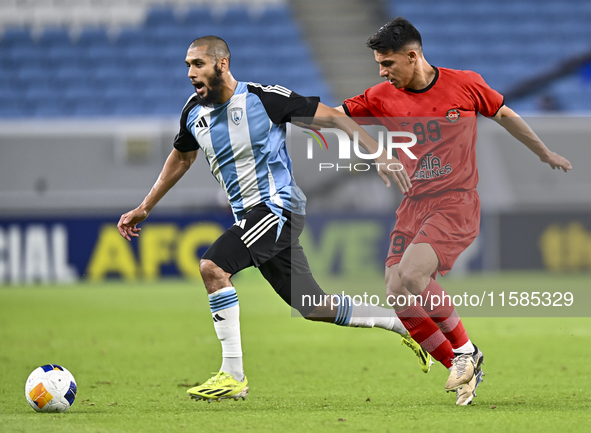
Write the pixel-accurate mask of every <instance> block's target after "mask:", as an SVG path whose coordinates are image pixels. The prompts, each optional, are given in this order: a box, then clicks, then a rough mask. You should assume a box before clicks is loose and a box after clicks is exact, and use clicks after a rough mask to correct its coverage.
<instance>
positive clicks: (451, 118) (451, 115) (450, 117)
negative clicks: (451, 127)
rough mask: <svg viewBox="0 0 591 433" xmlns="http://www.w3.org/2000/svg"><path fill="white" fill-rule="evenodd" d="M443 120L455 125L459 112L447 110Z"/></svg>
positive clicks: (452, 109) (453, 109)
mask: <svg viewBox="0 0 591 433" xmlns="http://www.w3.org/2000/svg"><path fill="white" fill-rule="evenodd" d="M445 118H446V119H447V121H448V122H450V123H456V122H457V121H458V120H460V110H458V109H457V108H451V109H449V110H447V114H446V115H445Z"/></svg>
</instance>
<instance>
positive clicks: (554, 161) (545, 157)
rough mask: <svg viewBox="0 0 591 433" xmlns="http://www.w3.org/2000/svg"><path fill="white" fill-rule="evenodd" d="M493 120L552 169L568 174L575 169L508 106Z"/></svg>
mask: <svg viewBox="0 0 591 433" xmlns="http://www.w3.org/2000/svg"><path fill="white" fill-rule="evenodd" d="M492 119H493V120H494V121H495V122H497V123H498V124H499V125H501V126H502V127H503V128H505V129H506V130H507V131H508V132H509V134H511V135H512V136H513V137H515V138H516V139H518V140H519V141H521V142H522V143H523V144H525V145H526V146H527V147H528V148H529V149H530V150H531V151H532V152H533V153H535V154H536V155H538V157H539V158H540V161H542V162H545V163H547V164H549V165H550V167H552V169H555V168H559V169H560V168H561V169H563V170H564V171H565V172H567V171H569V170H570V169H571V168H573V166H572V165H571V163H570V162H569V160H568V159H566V158H565V157H563V156H560V155H559V154H557V153H556V152H552V151H551V150H550V149H548V148H547V147H546V145H545V144H544V143H543V142H542V140H540V138H539V137H538V136H537V135H536V133H535V132H534V131H533V130H532V129H531V128H530V127H529V125H528V124H527V123H525V121H524V120H523V119H522V118H521V117H520V116H519V115H518V114H517V113H516V112H515V111H513V110H511V109H510V108H509V107H507V106H506V105H503V106H502V107H501V108H500V109H499V111H498V113H497V114H496V115H495V116H494V117H493V118H492Z"/></svg>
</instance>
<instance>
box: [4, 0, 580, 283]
mask: <svg viewBox="0 0 591 433" xmlns="http://www.w3.org/2000/svg"><path fill="white" fill-rule="evenodd" d="M399 15H401V16H405V17H406V18H408V19H409V20H410V21H411V22H413V23H414V24H415V25H416V26H417V28H418V29H419V31H420V32H421V33H422V35H423V43H424V51H425V56H426V58H427V60H429V61H430V62H431V63H432V64H434V65H436V66H442V67H451V68H456V69H470V70H475V71H477V72H479V73H480V74H482V75H483V77H484V78H485V79H486V80H487V82H488V83H489V84H490V85H491V86H492V87H493V88H495V89H497V90H499V91H500V92H501V93H503V94H504V95H505V96H506V102H507V105H509V106H510V107H512V108H514V109H515V110H516V111H518V112H519V113H520V114H522V115H523V116H525V117H528V121H529V122H530V123H531V124H532V126H533V127H534V129H535V130H536V131H537V132H538V134H539V135H540V137H541V138H542V139H543V140H544V141H545V142H546V143H547V144H548V146H549V147H551V148H552V149H553V150H555V151H557V152H559V153H561V154H563V155H565V156H566V157H567V158H569V159H570V160H571V161H572V162H573V164H574V166H575V170H573V171H572V172H571V173H569V174H568V175H565V174H564V173H557V172H553V171H552V170H549V168H548V167H545V166H543V165H542V164H540V163H539V162H538V161H537V159H536V157H535V156H534V155H533V154H531V153H530V152H529V151H528V150H527V149H525V147H524V146H522V145H521V144H520V143H518V142H517V141H515V140H514V139H512V138H511V137H510V136H509V135H508V134H507V133H506V132H505V131H504V130H503V129H502V128H500V127H499V126H497V125H496V124H494V123H493V122H490V121H488V120H486V119H483V120H481V121H480V123H481V125H480V130H479V131H480V133H479V145H478V152H479V154H478V157H479V166H480V179H481V180H480V185H479V191H480V194H481V198H482V204H483V220H482V233H481V236H480V237H479V238H478V240H477V241H476V242H475V243H474V245H473V246H472V247H471V248H470V249H469V250H467V251H466V252H465V253H464V254H463V256H462V257H461V259H460V260H459V261H458V263H457V265H456V269H455V270H454V273H455V274H456V275H461V274H463V273H466V272H468V271H472V272H480V271H497V270H549V271H562V272H579V271H584V272H586V271H589V270H590V269H591V217H590V211H591V188H590V187H591V175H589V171H588V170H587V169H586V167H585V166H584V164H585V163H586V162H585V161H590V160H591V148H590V146H589V136H590V135H589V118H588V117H585V116H588V115H589V114H590V113H591V26H589V22H591V3H590V2H588V1H585V0H569V1H557V0H511V1H508V0H495V1H487V0H486V1H485V0H477V1H468V0H449V1H446V2H437V1H427V0H418V1H412V2H403V1H397V0H373V1H367V0H366V1H363V0H340V1H338V0H325V1H322V2H316V1H312V0H293V1H287V0H250V1H246V0H215V1H214V0H46V1H43V0H0V284H16V283H21V282H25V283H51V282H74V281H78V280H84V279H91V280H96V281H101V280H104V279H108V278H122V279H124V280H138V279H139V280H152V279H158V278H160V277H161V276H175V275H181V276H183V277H187V278H195V279H199V272H198V257H199V256H200V254H202V253H203V251H204V249H205V248H206V247H207V245H209V244H210V243H211V241H213V240H214V239H215V238H216V237H217V236H218V235H219V234H220V233H221V232H222V231H223V230H224V228H225V227H227V226H228V225H230V224H231V223H232V222H233V219H232V216H231V214H230V212H229V209H228V207H227V205H226V204H225V199H224V198H223V197H220V189H219V187H218V186H217V184H216V183H215V181H214V180H213V178H212V176H211V175H210V173H209V169H208V167H207V164H206V163H205V162H204V160H203V158H201V157H200V158H199V159H198V161H197V163H196V164H195V167H194V168H193V170H191V171H190V172H189V173H188V175H187V176H186V177H185V178H184V179H183V180H182V181H181V182H180V183H179V184H178V185H177V186H176V187H175V188H174V189H173V190H172V191H171V192H170V193H169V194H168V196H167V197H166V198H165V199H164V200H163V201H162V203H161V204H160V205H159V206H158V207H157V209H156V210H155V211H154V212H153V214H152V215H151V217H150V219H149V220H148V222H146V223H145V224H144V231H143V232H142V237H141V238H140V239H139V241H137V242H136V241H134V242H133V243H132V244H127V243H126V242H125V241H123V240H122V239H121V238H120V237H119V235H118V234H117V231H116V228H115V224H116V222H117V220H118V218H119V215H120V214H121V213H123V212H126V211H127V210H129V209H131V208H133V207H135V206H136V205H137V204H139V203H140V202H141V200H142V199H143V197H144V196H145V194H146V193H147V192H148V190H149V188H150V187H151V185H152V184H153V182H154V181H155V179H156V177H157V175H158V173H159V171H160V168H161V167H162V164H163V162H164V160H165V158H166V156H167V155H168V153H169V152H170V149H171V143H172V139H173V137H174V135H175V134H176V132H177V130H178V118H179V115H180V111H181V108H182V106H183V104H184V102H185V101H186V99H187V98H188V97H189V96H190V94H191V93H192V91H193V89H192V87H191V85H190V83H189V80H188V79H187V77H186V68H185V65H184V55H185V52H186V48H187V46H188V45H189V44H190V42H191V41H192V40H193V39H195V38H196V37H199V36H202V35H206V34H215V35H218V36H221V37H223V38H224V39H226V41H227V42H228V44H229V46H230V49H231V51H232V64H231V69H232V72H233V74H234V76H235V77H236V78H237V79H238V80H242V81H255V82H260V83H263V84H281V85H284V86H286V87H288V88H291V89H293V90H295V91H297V92H298V93H301V94H305V95H318V96H320V97H321V99H322V101H323V102H325V103H327V104H329V105H338V104H340V103H341V102H342V100H343V99H344V98H346V97H350V96H354V95H356V94H358V93H360V92H362V91H363V90H364V89H366V88H367V87H369V86H371V85H373V84H375V83H377V82H379V81H380V78H379V76H378V70H377V67H376V65H375V62H374V60H373V54H372V52H371V51H370V50H369V49H367V48H365V46H364V42H365V40H366V39H367V38H368V37H369V36H371V35H372V34H373V33H374V32H375V31H376V30H377V28H378V27H379V26H381V25H382V24H384V23H385V22H386V21H387V20H389V19H390V18H393V17H395V16H399ZM294 134H295V133H294ZM302 149H303V147H301V148H298V149H295V148H294V149H292V152H293V156H294V167H295V171H296V179H297V180H298V183H299V184H300V186H301V187H302V189H303V190H304V192H305V193H306V194H307V195H308V197H309V213H310V218H309V233H308V234H306V236H305V237H304V239H303V242H304V243H306V244H307V245H306V247H307V248H308V254H309V256H310V257H311V263H312V267H313V268H314V269H315V270H316V271H317V272H320V273H326V274H334V275H337V274H338V275H341V276H345V277H347V276H349V275H358V274H360V273H367V272H369V273H373V274H375V275H379V274H380V273H381V272H382V268H383V257H384V255H385V252H386V248H387V237H388V233H389V231H390V229H391V227H392V225H393V222H394V221H393V212H394V209H395V207H396V205H397V203H398V202H399V200H400V199H401V197H400V196H399V194H398V193H397V192H396V191H393V190H392V189H391V190H389V191H388V190H385V189H384V188H383V186H382V185H381V181H380V180H379V179H378V178H377V176H375V175H364V174H363V173H359V174H357V175H345V174H343V173H337V172H334V173H322V175H321V176H319V175H318V173H317V172H316V167H312V166H311V165H309V164H305V160H304V158H303V156H302V155H303V154H302ZM343 233H347V236H343ZM361 243H365V245H366V246H365V247H360V244H361Z"/></svg>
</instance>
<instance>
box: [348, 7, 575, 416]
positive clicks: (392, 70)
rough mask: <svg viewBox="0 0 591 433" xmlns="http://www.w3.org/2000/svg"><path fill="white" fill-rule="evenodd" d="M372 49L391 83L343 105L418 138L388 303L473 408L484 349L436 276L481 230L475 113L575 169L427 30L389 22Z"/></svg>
mask: <svg viewBox="0 0 591 433" xmlns="http://www.w3.org/2000/svg"><path fill="white" fill-rule="evenodd" d="M367 46H368V47H369V48H371V49H373V50H374V55H375V59H376V62H377V63H378V65H379V68H380V69H379V70H380V76H382V77H383V78H385V79H386V80H387V81H386V82H384V83H381V84H378V85H376V86H373V87H371V88H369V89H367V90H366V91H365V92H364V93H363V94H362V95H358V96H355V97H353V98H350V99H347V100H346V101H345V102H344V104H343V105H342V106H341V107H340V109H341V110H343V111H344V112H345V113H347V114H348V115H349V116H352V117H355V118H364V117H365V118H378V119H379V121H380V122H381V123H383V124H384V125H386V126H387V127H388V129H390V130H392V129H398V130H405V131H409V132H413V133H414V134H415V135H416V136H417V144H416V145H415V146H413V147H411V148H410V149H409V150H410V151H411V153H412V154H413V155H414V156H416V159H413V158H411V157H410V156H409V155H407V154H406V153H405V152H398V154H399V155H398V156H399V159H400V162H401V163H402V164H403V165H404V167H405V170H406V172H407V173H409V174H410V180H411V186H410V188H409V187H407V186H406V185H405V184H404V183H397V185H398V186H399V187H400V189H401V190H402V192H403V193H404V195H405V197H404V199H403V200H402V203H401V204H400V207H399V208H398V210H397V212H396V225H395V227H394V230H393V231H392V233H391V234H390V248H389V253H388V257H387V259H386V294H387V296H388V299H389V301H392V300H397V301H398V300H400V299H401V297H400V296H399V295H403V296H402V299H408V300H409V302H408V303H406V304H405V305H400V304H398V303H396V302H391V303H393V306H394V309H395V310H396V312H397V314H398V316H399V318H400V319H401V320H402V322H403V324H404V325H405V327H406V328H407V329H408V331H409V332H410V335H411V336H412V337H413V338H414V339H415V340H416V341H417V342H418V343H419V344H420V345H421V346H422V347H423V348H424V349H425V350H426V351H428V352H430V353H431V355H432V356H433V357H434V358H435V359H437V360H438V361H440V362H441V363H442V364H443V365H445V366H446V367H447V368H448V369H449V370H450V375H449V378H448V380H447V383H446V385H445V389H446V391H454V390H455V391H456V404H458V405H468V404H470V403H471V402H472V399H473V397H474V396H475V395H476V393H475V390H476V388H477V387H478V385H479V384H480V382H481V381H482V376H483V374H482V369H481V365H482V361H483V355H482V352H481V351H480V350H479V349H478V348H477V347H476V346H474V345H473V344H472V342H471V341H470V339H469V337H468V334H467V332H466V330H465V328H464V325H463V324H462V321H461V320H460V317H459V316H458V313H457V311H456V309H455V307H454V305H453V303H452V302H451V298H449V297H448V295H447V294H446V292H445V291H444V290H443V288H442V287H441V286H440V285H439V283H437V282H436V281H435V276H436V274H437V272H439V273H440V274H441V275H445V274H446V273H447V272H448V271H449V270H450V269H451V268H452V266H453V264H454V262H455V261H456V259H457V258H458V256H459V255H460V253H461V252H462V251H464V250H465V249H466V248H467V247H468V246H469V245H470V244H471V243H472V241H473V240H474V239H475V238H476V236H478V233H479V227H480V200H479V197H478V193H477V191H476V185H477V183H478V170H477V167H476V150H475V145H476V116H477V114H478V113H480V114H481V115H483V116H485V117H489V118H491V119H493V120H495V121H497V122H498V123H499V124H500V125H502V126H503V127H505V129H507V131H508V132H509V133H510V134H511V135H513V136H514V137H515V138H517V139H518V140H519V141H521V142H522V143H523V144H525V145H526V146H527V147H528V148H529V149H530V150H532V151H533V152H534V153H535V154H536V155H537V156H538V157H539V158H540V160H541V161H542V162H544V163H547V164H549V165H550V166H551V167H552V168H553V169H554V168H561V169H563V170H564V171H568V170H570V169H571V168H572V166H571V164H570V162H569V161H568V160H567V159H565V158H564V157H562V156H560V155H558V154H556V153H554V152H551V151H550V150H548V148H547V147H546V146H545V145H544V143H542V141H541V140H540V139H539V138H538V137H537V136H536V134H535V133H534V132H533V131H532V130H531V129H530V128H529V126H528V125H527V124H526V123H525V122H524V121H523V120H522V119H521V118H520V117H519V116H518V115H517V114H516V113H515V112H514V111H513V110H511V109H510V108H509V107H507V106H506V105H504V98H503V96H502V95H500V94H499V93H498V92H497V91H495V90H493V89H491V88H490V87H489V86H488V85H487V84H486V83H485V81H484V80H483V79H482V77H481V76H480V75H478V74H476V73H474V72H471V71H459V70H453V69H447V68H436V67H434V66H431V65H430V64H429V63H428V62H427V61H426V60H425V57H424V56H423V51H422V40H421V35H420V33H419V32H418V31H417V29H416V28H415V27H414V26H413V25H412V24H411V23H410V22H409V21H407V20H406V19H404V18H401V17H399V18H396V19H394V20H392V21H390V22H389V23H387V24H386V25H384V26H383V27H381V28H380V29H379V30H378V32H377V33H376V34H375V35H374V36H373V37H371V38H370V39H369V40H368V42H367ZM401 118H404V119H401ZM411 295H415V296H416V297H417V298H416V301H415V302H413V301H411V299H413V297H412V296H411ZM435 300H437V302H433V303H432V301H435Z"/></svg>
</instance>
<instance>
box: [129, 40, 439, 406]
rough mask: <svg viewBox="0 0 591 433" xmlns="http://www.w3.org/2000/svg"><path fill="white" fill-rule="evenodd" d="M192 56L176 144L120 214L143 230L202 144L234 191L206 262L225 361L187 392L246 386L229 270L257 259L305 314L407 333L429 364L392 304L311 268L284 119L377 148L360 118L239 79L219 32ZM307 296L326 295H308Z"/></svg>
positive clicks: (230, 393)
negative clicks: (331, 286) (367, 299)
mask: <svg viewBox="0 0 591 433" xmlns="http://www.w3.org/2000/svg"><path fill="white" fill-rule="evenodd" d="M185 61H186V64H187V67H188V68H189V72H188V76H189V78H190V80H191V83H192V84H193V86H194V87H195V94H193V95H192V96H191V97H190V98H189V100H188V101H187V103H186V105H185V107H184V108H183V110H182V114H181V121H180V130H179V133H178V135H177V137H176V139H175V142H174V149H173V150H172V152H171V154H170V155H169V157H168V159H167V161H166V163H165V165H164V168H163V169H162V172H161V173H160V176H159V178H158V179H157V181H156V183H155V184H154V186H153V187H152V190H151V191H150V193H149V194H148V195H147V196H146V198H145V199H144V201H143V202H142V203H141V205H140V206H139V207H137V208H136V209H134V210H132V211H130V212H128V213H126V214H124V215H122V216H121V219H120V220H119V223H118V228H119V231H120V233H121V235H122V236H123V237H125V238H126V239H127V240H130V239H131V237H135V236H138V235H139V231H140V230H141V229H140V228H139V227H137V224H138V223H140V222H141V221H143V220H144V219H145V218H146V217H147V216H148V214H149V213H150V211H151V210H152V208H153V207H154V206H155V205H156V203H158V201H159V200H160V199H161V198H162V197H163V196H164V195H165V194H166V192H167V191H168V190H170V188H172V187H173V186H174V185H175V184H176V182H177V181H178V180H179V179H180V178H181V177H182V176H183V174H184V173H185V172H186V171H187V170H188V169H189V167H190V166H191V164H192V163H193V162H194V161H195V158H196V157H197V152H198V150H199V149H201V150H202V151H203V153H204V154H205V157H206V159H207V162H208V164H209V166H210V169H211V172H212V174H213V175H214V177H215V178H216V179H217V181H218V182H219V183H220V185H221V186H222V188H223V189H224V191H225V192H226V194H227V197H228V201H229V203H230V205H231V206H232V211H233V213H234V216H235V219H236V223H235V224H234V225H233V226H232V227H230V228H229V229H228V230H227V231H226V232H225V233H224V234H222V236H220V238H219V239H217V240H216V241H215V242H214V243H213V245H212V246H211V247H210V248H209V249H208V250H207V252H206V253H205V254H204V255H203V258H202V260H201V263H200V270H201V275H202V277H203V281H204V283H205V287H206V289H207V292H208V294H209V302H210V307H211V313H212V319H213V322H214V328H215V331H216V333H217V336H218V338H219V339H220V341H221V344H222V358H223V361H222V366H221V368H220V371H219V373H218V374H216V375H215V376H214V377H212V378H211V379H209V380H208V381H206V382H205V383H204V384H203V385H201V386H197V387H194V388H191V389H189V390H188V394H189V395H190V396H191V397H193V398H197V399H203V400H208V401H211V400H213V399H216V400H220V399H227V398H233V399H235V400H238V399H239V398H240V397H242V398H244V397H246V395H247V394H248V381H247V379H246V376H245V375H244V369H243V363H242V345H241V338H240V322H239V304H238V296H237V294H236V290H235V288H234V287H233V285H232V282H231V281H230V278H231V277H232V276H233V275H235V274H236V273H237V272H239V271H240V270H242V269H245V268H247V267H250V266H256V267H258V268H259V270H260V272H261V273H262V275H263V276H264V277H265V279H267V281H269V283H270V284H271V285H272V286H273V288H274V289H275V291H276V292H277V293H278V294H279V296H281V298H282V299H283V300H284V301H285V302H287V303H288V304H289V305H291V306H292V307H293V308H295V309H297V310H298V311H299V312H300V313H301V314H302V316H304V317H305V318H307V319H310V320H318V321H325V322H331V323H335V324H337V325H340V326H354V327H363V328H372V327H378V328H383V329H386V330H389V331H393V332H396V333H398V334H400V335H402V336H403V342H404V343H405V344H406V345H408V346H409V347H410V348H411V349H413V351H415V354H416V355H417V356H418V357H419V363H420V364H421V367H422V369H423V371H425V372H427V371H428V369H429V367H430V365H431V361H430V357H429V355H428V354H427V353H426V352H425V351H423V350H422V349H421V347H420V346H419V345H418V344H417V343H416V342H415V341H414V340H412V338H410V335H409V334H408V333H407V331H406V329H405V328H404V326H403V325H402V323H401V321H400V319H398V317H397V316H396V313H395V312H394V310H392V309H386V308H380V307H377V306H372V305H367V304H363V305H359V306H358V305H352V303H351V299H350V298H347V297H337V296H333V295H326V294H325V293H324V292H323V291H322V289H321V288H320V287H319V286H318V284H317V283H316V281H315V280H314V278H313V277H312V274H311V272H310V268H309V266H308V262H307V259H306V256H305V255H304V252H303V250H302V247H301V246H300V244H299V241H298V238H299V235H300V233H301V232H302V230H303V228H304V219H305V217H304V215H305V203H306V198H305V196H304V194H303V193H302V191H301V190H300V189H299V188H298V186H297V184H296V183H295V180H294V178H293V174H292V169H291V160H290V157H289V155H288V153H287V148H286V143H285V138H286V126H285V124H286V122H290V121H291V120H292V118H293V117H300V118H314V122H315V123H314V125H315V126H332V127H339V128H340V129H342V130H344V131H345V132H347V133H348V134H349V136H350V137H351V136H353V132H354V131H356V132H358V134H359V141H360V142H361V144H362V145H363V146H364V147H366V149H367V150H368V151H369V152H370V153H372V154H375V151H376V149H377V146H378V144H377V143H376V142H375V141H374V140H372V139H371V137H370V136H369V135H367V133H365V131H364V130H363V129H362V128H361V127H359V125H357V123H355V122H354V121H353V120H351V119H349V118H348V117H347V116H346V115H344V114H343V113H340V112H338V111H337V110H334V109H333V108H330V107H327V106H326V105H323V104H321V103H320V102H319V99H318V98H315V97H303V96H300V95H298V94H296V93H294V92H292V91H291V90H288V89H286V88H285V87H281V86H276V85H275V86H262V85H260V84H255V83H246V82H238V81H236V80H235V79H234V77H233V76H232V74H231V73H230V51H229V49H228V46H227V45H226V43H225V42H224V41H223V40H222V39H220V38H218V37H215V36H206V37H203V38H199V39H196V40H195V41H194V42H193V43H192V44H191V46H190V47H189V49H188V51H187V56H186V59H185ZM316 122H320V123H318V124H317V123H316ZM376 162H377V163H378V164H383V166H386V165H387V164H388V163H393V162H394V163H396V162H398V160H392V159H389V160H388V159H386V155H382V156H379V157H378V158H376ZM376 167H380V165H377V166H376ZM378 173H379V175H380V176H381V177H382V179H383V180H384V181H385V183H386V185H388V186H389V179H388V177H387V175H389V176H390V178H391V179H392V180H393V181H394V183H395V184H396V185H398V187H399V188H407V187H408V186H409V185H410V182H409V179H408V176H407V175H406V173H405V172H399V171H388V172H386V171H384V170H382V171H379V170H378ZM304 295H308V296H309V297H311V298H312V299H315V300H320V299H324V300H325V302H324V303H323V304H322V305H320V306H316V305H318V303H316V305H313V304H312V305H310V302H308V304H306V303H305V302H304ZM333 305H334V306H333Z"/></svg>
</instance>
